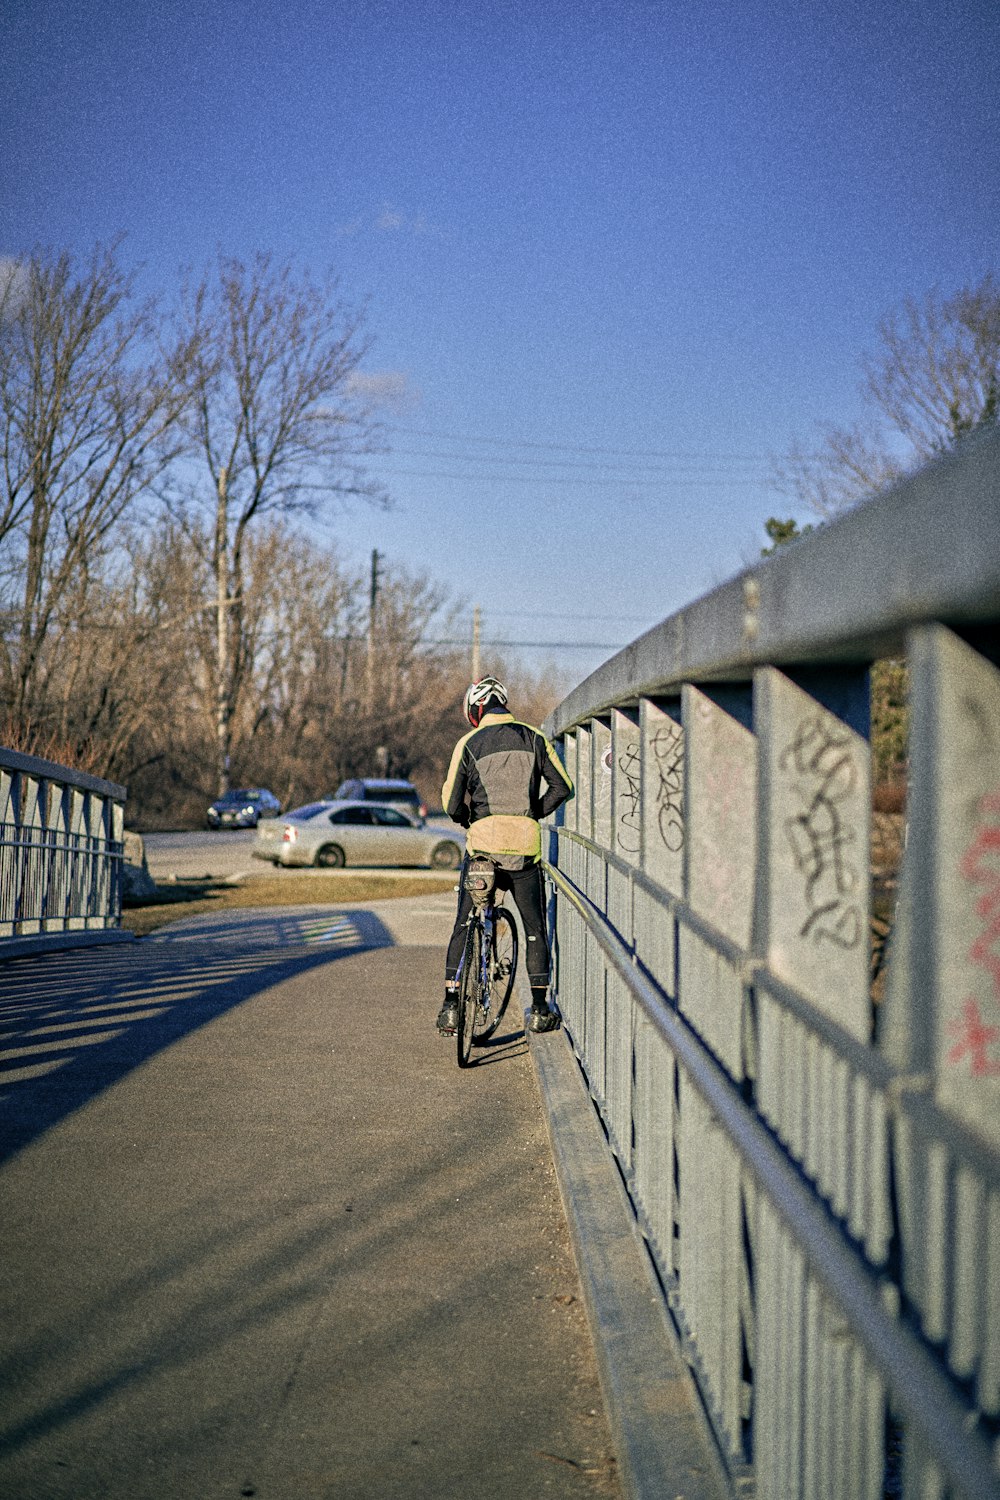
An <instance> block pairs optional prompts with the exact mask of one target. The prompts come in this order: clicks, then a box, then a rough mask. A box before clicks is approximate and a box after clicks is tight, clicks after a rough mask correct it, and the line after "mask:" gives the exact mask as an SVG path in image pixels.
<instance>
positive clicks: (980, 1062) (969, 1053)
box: [947, 792, 1000, 1078]
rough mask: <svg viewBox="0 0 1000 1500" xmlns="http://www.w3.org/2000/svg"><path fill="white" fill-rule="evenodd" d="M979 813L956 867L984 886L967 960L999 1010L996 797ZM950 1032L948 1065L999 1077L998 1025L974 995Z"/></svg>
mask: <svg viewBox="0 0 1000 1500" xmlns="http://www.w3.org/2000/svg"><path fill="white" fill-rule="evenodd" d="M979 813H980V817H981V819H982V823H981V826H980V827H979V829H978V831H977V833H976V837H975V838H974V839H973V841H972V843H971V844H970V845H969V847H968V849H966V851H965V853H964V855H963V856H962V859H961V862H960V863H959V867H958V868H959V873H960V874H961V875H962V876H963V877H964V878H965V879H966V880H968V881H971V882H972V884H973V885H981V886H985V887H986V889H985V890H984V892H983V894H982V895H981V896H980V897H979V899H978V900H977V901H976V905H975V912H976V916H977V917H979V918H980V920H981V922H982V928H981V930H980V932H979V934H978V936H977V938H976V940H975V942H974V943H973V944H972V947H971V948H970V949H969V961H970V963H973V964H976V965H977V966H978V967H979V968H981V969H984V970H985V971H986V973H987V974H988V975H989V978H990V982H991V985H992V990H993V995H992V999H993V1002H994V1004H998V1005H1000V947H998V943H1000V792H993V793H991V794H990V795H989V796H987V797H984V798H983V799H982V801H981V802H980V804H979ZM948 1031H949V1033H950V1035H952V1036H953V1037H955V1038H956V1041H955V1045H954V1046H953V1047H952V1049H951V1051H950V1052H949V1053H948V1055H947V1058H948V1062H950V1063H959V1062H961V1061H962V1060H963V1059H964V1058H966V1057H967V1058H968V1059H969V1071H970V1073H971V1074H972V1076H973V1077H974V1078H983V1077H997V1076H1000V1060H998V1059H996V1058H994V1057H991V1056H990V1050H989V1049H990V1048H991V1047H993V1046H994V1045H995V1044H996V1043H997V1042H998V1041H1000V1026H990V1025H989V1024H988V1023H987V1021H986V1019H985V1017H984V1016H983V1012H982V1008H981V1006H980V1004H979V1001H978V1000H977V999H976V998H975V997H974V996H972V995H970V996H969V997H968V998H967V999H966V1001H965V1004H964V1005H963V1007H962V1015H961V1019H960V1020H957V1021H949V1022H948Z"/></svg>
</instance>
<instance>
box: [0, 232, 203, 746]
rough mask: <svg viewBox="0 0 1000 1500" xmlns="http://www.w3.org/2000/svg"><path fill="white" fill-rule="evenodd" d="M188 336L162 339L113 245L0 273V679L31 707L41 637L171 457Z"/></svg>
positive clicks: (17, 713)
mask: <svg viewBox="0 0 1000 1500" xmlns="http://www.w3.org/2000/svg"><path fill="white" fill-rule="evenodd" d="M191 370H192V348H191V340H190V337H186V338H182V339H181V340H180V341H179V343H178V344H176V345H174V346H173V347H171V348H164V347H162V346H161V345H159V343H158V325H157V322H156V319H155V315H154V309H153V308H152V306H151V305H150V304H146V305H143V306H140V307H134V306H133V305H132V278H131V277H130V276H128V275H126V274H125V273H124V272H123V271H122V269H121V267H120V266H119V264H118V258H117V247H115V246H113V247H111V248H110V249H103V248H101V247H98V248H97V249H96V250H95V251H94V253H93V255H92V256H91V258H90V260H89V262H88V263H87V264H86V265H84V266H83V267H81V268H78V267H77V266H76V265H75V264H74V262H73V259H72V257H71V256H70V255H68V254H65V253H63V254H58V255H56V254H52V253H50V252H47V251H44V250H38V251H36V252H35V253H34V254H33V255H31V256H30V257H29V258H28V259H27V260H26V261H24V262H22V263H20V264H19V265H17V266H16V267H15V266H11V265H10V264H8V265H7V268H6V271H5V272H4V273H3V274H0V446H2V464H3V472H2V489H0V606H2V608H3V613H4V622H5V628H4V629H3V631H2V632H0V684H2V691H3V696H4V699H5V702H6V704H7V707H8V710H9V712H10V713H11V714H12V716H13V718H14V719H15V721H20V720H22V719H24V718H25V716H27V717H30V716H31V714H32V713H34V712H37V711H38V708H39V703H38V702H37V701H36V700H37V698H38V692H37V689H38V683H39V679H40V676H41V674H42V673H43V670H44V659H45V653H46V647H47V644H48V643H49V638H50V635H51V633H52V632H53V630H54V629H56V628H58V627H59V626H60V625H62V626H63V627H65V626H66V625H68V624H69V623H70V621H69V619H68V615H69V614H70V613H71V612H72V609H73V607H74V604H76V605H79V604H81V603H83V602H85V601H87V600H88V598H89V597H90V592H89V590H88V577H89V576H90V575H91V574H92V573H93V572H94V570H95V569H96V568H98V567H99V565H100V560H101V558H102V557H103V555H104V554H105V553H106V551H107V549H108V547H109V546H110V545H111V542H112V540H113V536H114V532H115V528H116V527H117V525H118V523H119V522H120V521H121V519H122V518H123V517H124V516H125V514H126V512H127V511H128V510H129V508H130V507H131V506H132V505H133V503H134V502H135V501H136V499H137V497H138V496H140V495H141V494H142V493H143V492H144V491H146V490H148V489H149V487H150V486H151V485H152V484H153V483H154V482H155V480H156V478H157V476H158V475H159V474H161V473H162V472H163V470H164V468H165V467H166V466H167V465H168V464H169V463H170V461H171V460H172V458H173V456H174V454H175V452H176V447H175V446H174V445H172V443H171V436H172V435H174V436H177V435H178V434H179V429H178V427H177V422H178V418H179V416H180V413H181V411H182V410H183V407H184V405H185V403H186V402H187V400H188V399H189V396H190V385H189V375H190V372H191Z"/></svg>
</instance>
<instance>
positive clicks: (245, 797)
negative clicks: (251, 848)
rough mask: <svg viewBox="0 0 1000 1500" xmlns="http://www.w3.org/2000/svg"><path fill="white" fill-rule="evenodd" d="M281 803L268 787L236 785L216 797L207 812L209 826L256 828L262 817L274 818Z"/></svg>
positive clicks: (279, 809) (206, 819) (206, 818)
mask: <svg viewBox="0 0 1000 1500" xmlns="http://www.w3.org/2000/svg"><path fill="white" fill-rule="evenodd" d="M280 811H281V803H280V802H279V801H278V799H277V797H276V796H275V795H274V793H273V792H269V791H268V790H267V788H266V787H263V786H253V787H234V788H232V789H231V790H230V791H228V792H223V794H222V796H221V797H216V799H215V801H214V802H213V803H212V804H211V806H210V807H209V809H208V812H207V813H206V814H205V821H206V822H207V824H208V826H209V828H256V827H257V824H258V823H259V822H260V820H261V818H273V817H274V816H275V815H276V814H277V813H279V812H280Z"/></svg>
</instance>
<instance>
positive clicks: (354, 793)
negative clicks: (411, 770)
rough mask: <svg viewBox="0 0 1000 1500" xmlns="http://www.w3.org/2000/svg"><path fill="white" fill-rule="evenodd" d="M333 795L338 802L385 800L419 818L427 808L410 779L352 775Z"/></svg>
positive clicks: (423, 816) (423, 815) (390, 804)
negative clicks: (401, 779)
mask: <svg viewBox="0 0 1000 1500" xmlns="http://www.w3.org/2000/svg"><path fill="white" fill-rule="evenodd" d="M333 795H334V797H336V799H337V800H338V801H339V802H346V801H349V800H350V801H357V802H385V803H387V804H388V805H389V806H390V807H401V808H402V809H403V811H404V812H413V813H416V815H417V817H419V818H426V816H427V808H426V807H425V806H424V804H423V802H422V801H421V799H420V793H419V792H418V791H417V789H416V787H415V786H414V785H413V782H412V781H391V780H385V779H383V780H379V779H378V778H377V777H373V776H362V777H352V778H351V780H350V781H342V782H341V783H340V786H339V787H338V788H337V790H336V791H335V792H334V794H333Z"/></svg>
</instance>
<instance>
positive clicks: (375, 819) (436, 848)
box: [252, 800, 465, 870]
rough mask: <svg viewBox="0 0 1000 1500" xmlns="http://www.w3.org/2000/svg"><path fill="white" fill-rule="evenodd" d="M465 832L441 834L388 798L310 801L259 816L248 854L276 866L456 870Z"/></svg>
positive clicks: (463, 845) (460, 859) (463, 846)
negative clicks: (276, 813) (271, 815)
mask: <svg viewBox="0 0 1000 1500" xmlns="http://www.w3.org/2000/svg"><path fill="white" fill-rule="evenodd" d="M464 851H465V835H464V834H463V833H460V832H458V831H456V832H455V833H454V834H448V835H447V836H443V835H442V834H441V833H440V832H435V830H434V829H431V828H425V827H424V823H423V819H422V818H419V817H417V816H416V815H415V814H413V813H407V812H404V811H403V810H402V808H399V807H391V806H390V805H389V804H388V803H386V802H359V801H349V802H345V801H340V800H335V801H331V802H311V803H309V805H308V806H306V807H298V808H296V809H295V811H294V812H291V813H287V814H286V815H285V816H284V817H283V818H262V819H261V821H260V823H259V824H258V827H257V837H256V838H255V840H254V844H253V849H252V853H253V855H254V857H255V858H257V859H269V860H270V861H271V863H272V864H275V865H284V866H291V865H319V866H322V867H325V868H327V869H339V868H340V867H341V866H342V865H430V866H431V868H432V869H435V870H456V869H457V868H458V866H459V865H460V864H461V862H462V855H463V853H464Z"/></svg>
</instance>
